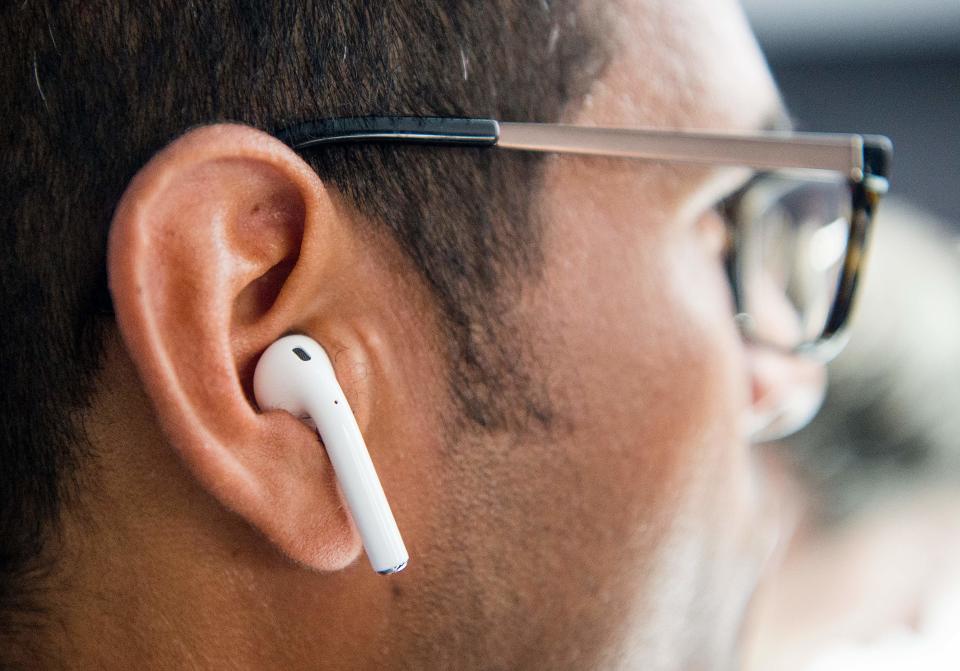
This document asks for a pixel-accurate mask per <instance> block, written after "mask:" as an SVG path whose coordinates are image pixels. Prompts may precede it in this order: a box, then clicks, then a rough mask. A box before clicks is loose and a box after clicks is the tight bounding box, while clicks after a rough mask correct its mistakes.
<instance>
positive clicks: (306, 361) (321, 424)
mask: <svg viewBox="0 0 960 671" xmlns="http://www.w3.org/2000/svg"><path fill="white" fill-rule="evenodd" d="M253 393H254V395H255V396H256V397H257V404H259V406H260V409H261V410H274V409H278V410H286V411H287V412H289V413H290V414H292V415H294V416H295V417H299V418H301V419H306V418H309V419H311V420H313V423H314V424H315V425H316V428H317V431H318V432H319V434H320V438H321V439H322V440H323V444H324V446H326V448H327V454H328V455H329V457H330V463H332V464H333V470H334V472H335V473H336V475H337V481H338V482H339V483H340V490H341V491H342V492H343V496H344V498H345V499H346V500H347V507H348V508H349V509H350V515H351V516H352V517H353V521H354V522H355V523H356V525H357V529H359V530H360V538H361V539H362V540H363V547H364V549H365V550H366V551H367V558H368V559H369V560H370V563H371V564H372V565H373V568H374V570H375V571H376V572H377V573H380V574H388V573H396V572H397V571H402V570H403V568H404V567H405V566H406V565H407V560H408V559H409V556H408V555H407V548H406V547H404V545H403V539H402V538H401V537H400V530H399V529H398V528H397V522H396V520H394V519H393V513H392V512H391V511H390V504H389V503H387V497H386V495H385V494H384V493H383V487H381V486H380V478H378V477H377V471H376V470H375V469H374V467H373V462H372V461H371V460H370V453H369V452H367V446H366V444H365V443H364V442H363V436H362V435H361V434H360V427H359V426H357V420H356V418H354V416H353V411H352V410H351V409H350V405H349V404H348V403H347V399H346V397H345V396H344V395H343V390H342V389H340V383H339V382H337V377H336V374H335V373H334V371H333V364H331V363H330V359H329V357H327V353H326V352H325V351H324V349H323V347H321V346H320V345H319V344H318V343H317V342H316V341H314V340H313V339H311V338H308V337H307V336H302V335H290V336H284V337H283V338H280V339H279V340H277V341H276V342H275V343H273V344H272V345H270V347H268V348H267V350H266V351H265V352H264V353H263V356H261V357H260V361H258V362H257V369H256V371H255V372H254V374H253Z"/></svg>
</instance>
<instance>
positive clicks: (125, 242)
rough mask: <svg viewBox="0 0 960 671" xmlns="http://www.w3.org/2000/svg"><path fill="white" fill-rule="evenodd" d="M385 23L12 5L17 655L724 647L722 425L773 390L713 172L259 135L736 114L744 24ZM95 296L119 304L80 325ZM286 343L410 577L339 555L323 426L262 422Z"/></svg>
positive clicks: (12, 508)
mask: <svg viewBox="0 0 960 671" xmlns="http://www.w3.org/2000/svg"><path fill="white" fill-rule="evenodd" d="M405 4H407V3H396V4H394V5H391V4H389V3H388V4H386V5H382V4H379V5H377V6H376V7H373V6H370V7H368V6H367V5H365V4H364V3H353V2H346V1H345V2H343V3H323V4H322V5H319V6H316V7H312V6H307V7H304V6H301V7H298V8H297V9H288V8H286V6H283V7H278V8H271V9H263V8H241V7H235V6H233V5H232V4H228V3H202V4H198V5H197V6H195V7H190V8H188V9H184V8H183V7H180V6H177V7H170V8H155V9H149V10H148V9H117V8H115V9H113V10H111V11H107V12H105V13H103V14H102V15H101V14H98V13H97V11H96V10H93V9H90V8H87V7H82V8H75V9H72V10H71V9H70V8H67V7H65V6H63V5H60V4H58V5H56V6H55V8H54V7H51V8H48V9H47V10H44V9H40V8H38V7H35V6H33V5H31V6H29V7H26V6H24V7H20V6H17V7H11V8H9V9H8V10H5V11H6V12H7V15H6V16H5V25H4V30H5V31H7V32H8V33H10V40H9V43H10V44H16V45H18V48H17V49H15V50H13V51H14V52H15V53H13V54H10V53H8V54H7V55H5V56H4V58H5V59H6V62H5V63H4V65H3V68H2V73H3V77H4V78H5V82H4V87H5V89H6V91H8V92H11V94H10V95H8V96H7V99H6V102H5V103H3V104H4V105H6V109H7V111H6V113H5V114H4V118H5V120H6V119H9V123H6V126H7V131H6V134H5V140H4V141H5V143H6V145H5V147H4V149H5V150H6V151H5V155H6V156H9V157H10V158H9V160H8V161H7V162H6V164H5V166H4V168H3V171H2V175H3V179H4V182H5V188H6V189H7V190H9V191H10V193H12V194H13V197H12V203H11V204H10V205H9V206H8V213H7V216H8V217H9V218H8V222H9V223H8V224H7V227H8V231H9V232H8V239H12V240H13V241H14V242H13V244H12V245H11V246H10V247H9V248H8V253H7V255H6V256H5V257H4V263H5V266H6V268H5V273H4V275H5V276H6V277H8V278H13V282H12V284H10V285H5V288H4V295H3V301H4V308H5V312H6V313H7V314H8V315H9V317H8V322H9V324H10V328H11V330H10V333H11V337H8V338H7V339H8V348H7V349H6V354H5V355H4V370H5V372H6V373H7V378H8V380H10V381H11V382H12V384H8V385H7V386H6V387H5V388H4V397H3V401H2V403H3V408H4V413H5V415H7V416H9V420H8V421H5V428H4V431H5V432H4V434H3V436H4V437H3V440H4V442H3V446H2V447H3V454H4V457H3V458H4V464H5V467H4V472H3V475H2V476H0V478H2V480H0V482H2V486H3V488H4V489H3V492H4V500H5V506H4V512H3V518H2V524H3V531H4V535H3V542H4V548H3V555H4V558H5V562H6V563H5V565H4V569H5V574H4V576H3V589H4V593H3V594H4V603H3V606H4V608H5V612H4V615H5V619H6V621H7V622H9V631H11V632H12V633H11V635H10V641H11V644H15V646H14V648H13V649H15V650H27V651H28V654H38V653H39V651H41V650H46V651H47V652H48V653H49V654H61V655H71V656H73V657H74V658H77V659H80V658H83V659H88V660H90V661H99V662H100V663H101V664H105V663H107V662H111V661H112V662H114V663H120V664H123V663H124V662H131V661H132V660H134V659H139V660H143V659H144V655H150V656H151V657H150V659H152V660H153V661H155V662H156V663H158V664H162V663H168V664H169V663H172V660H174V659H177V658H179V659H183V656H186V655H193V656H195V657H196V658H197V659H199V661H200V662H201V663H208V664H211V665H212V664H214V663H217V662H219V663H223V662H224V660H225V659H226V656H228V655H229V656H235V657H236V658H237V659H240V658H246V659H247V660H248V663H251V664H254V665H256V664H257V660H258V659H259V661H260V664H261V665H262V664H264V663H266V661H267V660H269V661H270V662H272V663H273V664H278V665H282V666H297V665H303V666H311V667H314V668H315V667H316V666H318V665H320V664H321V662H322V663H326V664H328V665H331V666H336V664H337V662H338V661H339V662H340V664H341V665H343V664H344V660H350V664H349V666H352V667H357V666H364V665H367V666H371V667H377V668H384V667H386V666H389V665H390V664H391V663H393V664H398V665H399V666H414V667H423V666H424V665H432V666H480V665H485V666H493V667H497V668H500V667H513V668H518V667H519V668H525V667H531V666H542V667H545V668H562V667H570V668H585V667H590V666H596V665H598V664H602V665H611V664H613V663H614V662H618V663H619V662H626V663H633V664H640V663H641V662H645V663H646V664H645V666H646V667H647V668H650V667H653V666H654V665H655V664H661V665H666V664H668V663H672V664H678V665H681V666H691V665H701V664H705V663H708V662H711V663H716V661H717V660H719V659H722V658H726V657H727V656H728V655H729V653H730V648H731V646H732V644H733V642H734V639H735V637H736V629H737V626H738V621H739V613H740V610H741V608H742V606H743V602H744V600H745V598H746V597H747V596H748V595H749V592H750V589H751V586H752V582H753V580H754V579H755V577H756V571H757V562H756V561H755V558H756V557H758V556H760V555H762V554H763V553H764V552H765V544H766V543H767V536H766V535H765V534H764V533H762V532H761V531H760V530H759V529H758V525H757V519H756V511H755V510H754V509H755V507H756V503H757V502H756V492H755V483H754V481H753V477H754V472H753V468H754V466H753V461H752V459H753V455H751V454H750V451H749V446H748V444H747V440H746V436H745V435H744V434H745V428H744V427H745V426H746V424H747V422H746V421H745V420H746V418H747V417H748V415H749V414H750V413H751V411H753V410H755V409H756V407H758V405H762V402H767V400H768V399H769V397H770V395H771V394H772V395H774V396H775V395H777V394H782V393H785V392H784V391H783V389H779V388H778V389H774V390H773V391H771V390H770V388H769V387H768V385H767V383H768V382H769V379H766V378H764V377H763V376H762V375H758V374H756V371H757V370H758V369H757V368H756V367H754V366H752V365H751V361H752V360H753V359H752V356H751V354H750V353H749V352H747V351H746V349H745V347H744V345H743V344H742V341H741V340H740V338H739V336H738V334H737V331H736V328H735V325H734V321H733V318H732V314H733V310H732V307H731V302H730V296H729V289H728V286H727V282H726V279H725V276H724V272H723V265H722V261H723V258H722V256H723V251H724V248H723V247H724V230H723V224H722V223H721V222H720V220H719V218H717V217H716V216H715V215H713V214H712V211H711V205H712V204H713V202H714V201H715V200H717V199H719V198H720V197H722V196H723V195H725V193H726V192H727V191H729V190H732V189H733V188H734V187H735V186H736V185H735V184H728V183H724V182H722V181H721V180H718V179H717V178H716V176H715V175H714V173H712V172H711V171H709V170H707V169H703V168H694V167H681V166H677V165H667V164H660V163H652V162H647V163H644V162H637V161H633V162H629V161H619V160H604V159H596V158H569V157H567V158H561V157H550V158H537V157H533V156H527V155H523V154H512V153H509V152H508V151H505V150H497V149H450V148H430V147H409V146H404V147H383V146H365V147H354V148H343V147H340V148H336V149H323V150H318V151H310V152H309V153H304V154H303V155H302V156H301V155H298V154H297V153H295V152H294V151H293V150H291V149H290V148H289V147H286V146H285V145H283V144H282V143H280V142H279V141H278V140H275V139H273V138H271V137H270V136H269V135H267V134H265V133H264V132H262V131H258V130H255V128H259V129H265V130H277V129H279V128H282V127H283V126H286V125H288V124H290V123H292V122H295V121H300V120H304V119H309V118H323V117H333V116H359V115H365V114H414V115H416V114H424V115H457V116H487V117H493V118H500V119H504V120H522V121H554V120H566V121H570V122H575V123H582V124H604V125H640V126H654V127H681V128H713V129H749V128H754V127H757V126H759V125H761V124H762V123H764V121H765V120H766V119H767V118H769V117H770V116H771V114H775V113H777V110H778V108H777V106H778V104H779V103H778V99H777V96H776V92H775V89H774V87H773V85H772V83H771V82H770V79H769V76H768V74H767V71H766V68H765V66H764V64H763V60H762V58H761V56H760V55H759V53H758V52H757V50H756V47H755V45H754V42H753V40H752V38H751V36H750V34H749V31H748V29H747V28H746V26H745V24H744V21H743V18H742V16H741V15H740V13H739V10H738V8H737V7H736V6H735V5H734V4H731V3H726V2H722V3H716V2H706V1H704V2H696V3H682V4H680V3H670V2H655V1H652V0H651V1H643V2H640V1H638V2H624V3H622V4H617V5H616V6H610V7H607V8H605V9H604V10H603V11H599V10H595V9H587V7H588V6H590V5H583V6H576V5H575V4H574V3H560V2H550V3H546V2H544V3H515V2H509V1H507V2H503V3H500V4H498V5H496V6H494V5H493V4H491V3H484V4H483V5H482V6H477V7H474V6H467V5H465V6H464V7H459V8H457V7H444V8H438V7H436V6H434V5H432V4H431V3H422V5H420V4H418V5H417V6H416V7H407V6H404V5H405ZM221 5H222V6H221ZM8 51H9V50H8ZM12 92H15V93H12ZM227 122H241V123H243V124H248V125H240V124H237V123H227ZM209 124H213V125H209ZM196 126H200V127H199V128H195V129H194V130H193V131H191V132H189V133H187V134H185V135H181V134H182V133H183V132H184V131H186V130H187V129H189V128H191V127H196ZM121 196H122V198H121ZM114 209H115V211H114ZM111 221H112V225H111ZM108 231H109V254H108V253H107V236H108ZM108 282H109V288H110V292H111V295H112V308H113V312H114V313H115V317H116V319H115V322H114V321H112V320H111V319H110V318H109V317H106V316H104V315H99V316H98V315H97V312H98V311H99V312H102V311H103V310H102V308H104V307H105V306H106V305H107V304H108V303H109V302H110V301H108V300H106V298H105V296H106V293H105V292H106V288H107V284H108ZM7 286H9V289H8V288H7ZM289 331H300V332H304V333H307V334H308V335H310V336H312V337H313V338H314V339H316V340H317V341H319V342H320V343H321V344H322V345H323V346H324V347H325V348H326V349H327V350H328V351H329V352H330V353H331V355H332V358H333V362H334V366H335V368H336V369H337V374H338V376H339V377H340V379H341V382H342V384H343V386H344V390H345V393H346V394H347V396H348V397H349V398H350V402H351V404H352V406H353V408H354V410H355V412H356V414H357V417H358V421H359V424H360V427H361V429H362V430H363V432H364V435H365V437H366V441H367V444H368V447H369V448H370V451H371V455H372V457H373V459H374V461H375V462H376V464H377V467H378V470H379V471H380V474H381V478H382V480H383V483H384V487H385V489H386V490H387V493H388V495H389V497H390V500H391V503H392V505H393V507H394V510H395V512H396V515H397V520H398V523H399V524H400V526H401V529H402V530H403V532H404V536H405V539H406V541H407V544H408V548H409V550H410V553H411V564H410V568H409V569H408V570H407V572H405V573H404V574H402V575H399V576H395V577H392V578H388V579H385V578H380V577H377V576H375V575H373V574H372V573H370V572H369V569H368V568H367V567H366V566H364V565H363V564H362V563H360V562H356V561H355V560H357V558H358V557H359V554H360V546H359V543H358V539H357V537H356V532H355V530H354V528H353V526H352V524H351V522H350V520H349V517H348V516H347V515H346V514H345V513H344V510H343V508H342V505H341V503H340V499H339V494H338V492H337V490H336V482H335V479H334V477H333V474H332V470H331V468H330V465H329V462H328V460H327V458H326V456H325V454H324V452H323V450H322V449H320V448H319V446H318V445H317V443H316V439H315V436H314V434H312V433H311V432H310V431H309V430H308V429H307V428H306V427H304V426H303V425H302V424H301V423H299V422H298V421H296V420H295V419H294V418H292V417H290V416H288V415H282V414H277V413H268V414H258V412H257V409H256V406H255V404H254V402H253V399H252V394H251V382H252V375H253V369H254V365H255V363H256V360H257V356H258V355H259V353H261V352H262V351H263V350H264V349H265V348H266V346H267V345H269V344H270V343H271V342H272V341H273V340H274V339H276V338H277V337H278V336H280V335H281V334H283V333H285V332H289ZM768 392H769V393H768ZM6 464H9V467H7V466H6ZM7 501H10V502H11V504H10V505H9V506H8V505H7V504H6V502H7ZM53 594H57V595H60V596H61V598H59V599H54V598H52V595H53ZM30 629H32V630H34V633H33V635H32V637H31V635H30V634H29V632H27V630H30ZM37 632H39V633H37ZM97 636H99V637H101V638H100V640H99V641H97ZM113 637H116V638H117V640H121V639H124V638H125V639H126V640H127V645H126V647H118V646H116V645H113V641H114V638H113ZM31 640H32V641H33V643H32V648H31V647H30V645H31V644H30V643H29V642H30V641H31ZM98 643H99V644H98Z"/></svg>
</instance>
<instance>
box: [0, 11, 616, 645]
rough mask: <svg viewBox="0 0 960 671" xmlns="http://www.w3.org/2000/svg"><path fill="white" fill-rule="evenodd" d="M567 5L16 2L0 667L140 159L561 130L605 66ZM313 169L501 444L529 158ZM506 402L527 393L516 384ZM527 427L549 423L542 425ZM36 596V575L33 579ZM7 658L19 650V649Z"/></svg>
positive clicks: (73, 457)
mask: <svg viewBox="0 0 960 671" xmlns="http://www.w3.org/2000/svg"><path fill="white" fill-rule="evenodd" d="M574 2H575V0H552V1H550V2H548V1H547V0H543V1H542V2H527V1H522V0H497V1H491V2H482V3H479V2H455V1H452V0H451V1H447V2H427V1H419V2H416V1H410V0H393V1H384V2H365V1H363V0H334V1H323V2H321V1H316V2H301V3H296V5H294V4H293V3H258V2H242V1H239V0H236V1H229V0H204V1H199V0H197V1H195V2H186V3H181V2H172V1H169V0H168V1H161V2H151V3H146V2H137V3H130V4H129V5H126V3H117V2H102V3H100V2H98V3H89V2H80V1H74V2H53V1H50V2H29V3H24V2H11V3H5V6H4V7H3V8H2V9H0V13H2V16H3V21H2V28H0V30H2V33H0V42H2V44H4V47H3V49H2V50H0V63H2V65H0V78H2V90H0V93H2V95H0V106H2V115H0V127H2V128H0V137H2V140H0V143H2V144H0V156H2V157H3V158H2V160H0V184H2V191H3V193H4V203H3V214H2V216H3V249H2V251H0V255H2V264H3V265H2V277H3V284H2V292H0V310H2V314H3V341H4V342H3V348H2V354H0V373H2V376H3V382H2V385H0V408H2V411H3V420H2V422H0V623H2V627H0V647H4V643H3V641H5V638H6V637H5V636H3V634H2V632H3V630H6V631H7V632H11V631H13V630H14V628H16V627H17V626H27V625H28V624H29V622H30V621H31V618H30V617H29V614H30V609H29V606H30V604H31V603H33V602H32V600H31V599H30V589H31V585H40V584H42V581H41V580H40V579H39V576H40V575H41V574H42V571H41V567H42V566H43V565H44V562H43V560H41V556H42V555H43V554H44V548H45V547H46V548H49V547H50V546H51V543H50V541H51V540H52V539H55V538H56V533H57V528H58V525H57V520H58V514H59V511H60V510H61V509H62V508H64V507H65V506H66V505H69V503H70V501H71V499H73V498H75V496H74V493H75V492H76V491H79V490H80V486H79V485H78V483H77V482H76V479H77V478H76V474H77V472H78V470H77V466H78V464H80V463H82V462H83V460H86V459H94V458H95V455H91V454H90V445H89V442H88V441H86V440H85V439H84V433H83V430H82V426H81V425H80V424H81V420H82V413H83V410H84V409H85V407H86V406H87V404H88V403H89V397H90V394H91V391H92V390H93V388H94V385H95V379H96V375H97V371H98V368H99V358H100V355H101V350H102V345H101V340H102V336H103V334H104V328H105V326H104V325H105V324H109V323H110V321H109V319H106V320H105V319H100V318H98V317H97V316H96V314H97V313H98V312H103V310H102V308H103V307H104V306H109V296H108V293H107V288H106V276H105V269H104V255H105V242H106V236H107V230H108V227H109V222H110V219H111V213H112V211H113V208H114V206H115V204H116V203H117V201H118V199H119V197H120V195H121V194H122V192H123V190H124V188H125V186H126V184H127V183H128V182H129V180H130V179H131V177H132V176H133V175H134V174H135V172H136V171H137V170H138V168H139V167H140V166H142V165H143V164H144V163H145V162H146V161H147V160H148V159H149V157H150V156H151V155H152V154H153V153H154V152H156V151H157V150H158V149H160V148H161V147H163V146H164V145H166V144H167V143H169V142H170V141H171V140H172V139H173V138H175V137H176V136H177V135H178V134H181V133H182V132H184V131H185V130H186V129H188V128H190V127H191V126H195V125H198V124H205V123H210V122H215V121H221V120H231V121H238V122H242V123H247V124H250V125H253V126H256V127H259V128H263V129H265V130H279V129H280V128H282V127H284V126H286V125H288V124H291V123H294V122H298V121H302V120H306V119H310V118H323V117H334V116H360V115H368V114H370V115H373V114H408V115H456V116H485V117H493V118H499V119H508V120H529V121H555V120H557V119H558V118H559V117H560V116H561V114H562V113H563V110H564V108H565V107H566V104H567V102H568V101H571V100H574V99H575V98H576V97H578V96H579V95H580V94H582V93H584V92H585V87H586V85H587V84H589V82H590V81H592V80H593V79H594V78H595V76H596V75H597V73H598V71H599V69H600V68H601V67H602V65H603V60H604V59H603V55H602V54H601V53H600V52H599V51H598V50H597V45H598V42H597V41H596V39H595V37H596V36H595V27H594V24H595V23H596V22H597V21H596V19H595V18H593V17H590V16H588V15H587V14H586V13H585V12H583V11H580V8H579V7H578V6H574ZM306 158H307V160H308V161H310V163H311V164H312V165H313V167H314V168H315V169H316V170H317V172H318V173H319V174H320V176H321V177H322V178H323V179H325V180H327V181H329V182H330V183H333V184H334V185H335V186H336V187H337V188H339V189H340V190H341V191H342V192H343V193H344V194H345V195H346V197H347V199H348V200H349V201H350V202H351V203H352V204H353V205H354V206H355V207H357V208H358V209H359V210H360V211H361V212H363V213H364V214H366V215H367V216H368V217H370V218H371V219H372V220H373V221H375V222H378V223H379V224H380V225H383V226H386V227H387V229H388V230H389V231H390V232H391V233H392V234H393V235H394V236H395V238H396V240H397V241H398V242H399V244H400V245H401V247H402V248H403V249H404V250H405V252H406V253H407V254H409V255H410V257H411V258H412V259H413V261H414V262H415V264H416V266H417V267H418V268H419V270H420V272H421V273H422V274H423V277H424V278H425V280H426V282H427V283H428V285H429V286H430V287H431V289H432V291H433V292H434V294H435V297H436V300H437V304H438V305H439V307H440V310H441V313H442V315H443V316H444V317H445V319H444V322H445V323H446V324H447V328H448V330H449V336H450V337H449V339H448V340H449V342H450V347H451V356H450V361H451V371H452V375H454V376H456V377H457V378H458V380H459V382H458V384H457V385H451V389H452V390H456V391H455V392H453V393H454V395H455V397H456V400H457V401H458V402H459V405H460V407H461V408H462V409H463V414H464V416H465V417H467V418H469V420H470V421H471V422H473V423H474V424H476V425H480V426H483V427H487V428H491V429H496V428H504V427H505V426H507V425H508V424H509V422H510V421H511V418H510V416H509V411H508V410H507V408H509V407H510V406H509V405H508V404H505V403H504V402H503V401H498V400H497V398H498V396H499V394H494V393H492V389H494V388H495V387H496V388H499V389H500V391H501V392H502V390H503V385H504V382H503V380H502V379H501V380H499V382H497V383H494V377H495V375H496V374H502V373H503V371H505V370H509V369H510V365H509V363H510V359H511V356H512V355H511V351H510V348H509V347H508V346H506V345H504V344H503V342H502V341H503V340H504V339H503V338H498V337H497V333H498V329H497V324H496V315H497V311H498V310H499V309H500V308H499V307H498V302H497V299H496V297H497V296H503V295H504V290H503V288H504V286H506V285H507V284H509V283H510V281H512V280H516V279H517V278H519V277H522V276H524V274H525V273H527V272H530V271H531V270H532V269H533V268H535V266H536V262H537V249H538V246H537V225H536V219H535V217H531V216H530V212H529V211H528V210H529V207H528V206H529V203H530V201H531V198H532V194H534V193H535V192H536V189H537V185H538V177H539V173H540V166H541V161H542V160H541V159H539V158H537V157H535V156H531V155H523V154H512V155H511V154H510V153H508V152H505V151H497V150H488V149H437V148H430V147H410V146H405V147H396V148H391V147H386V146H364V147H360V146H355V147H339V148H335V149H324V150H322V151H313V152H311V153H309V154H308V155H306ZM515 377H516V382H517V384H518V385H522V383H523V380H522V379H521V378H522V376H521V375H520V373H517V374H516V375H515ZM533 406H534V407H531V408H529V409H528V412H530V413H531V414H533V415H534V416H536V417H537V418H538V419H539V420H541V421H545V420H546V419H547V418H548V415H549V409H548V408H546V407H540V406H545V404H542V403H537V402H534V403H533ZM31 576H35V577H37V579H36V580H31V579H30V578H31ZM11 640H12V639H11Z"/></svg>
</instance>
